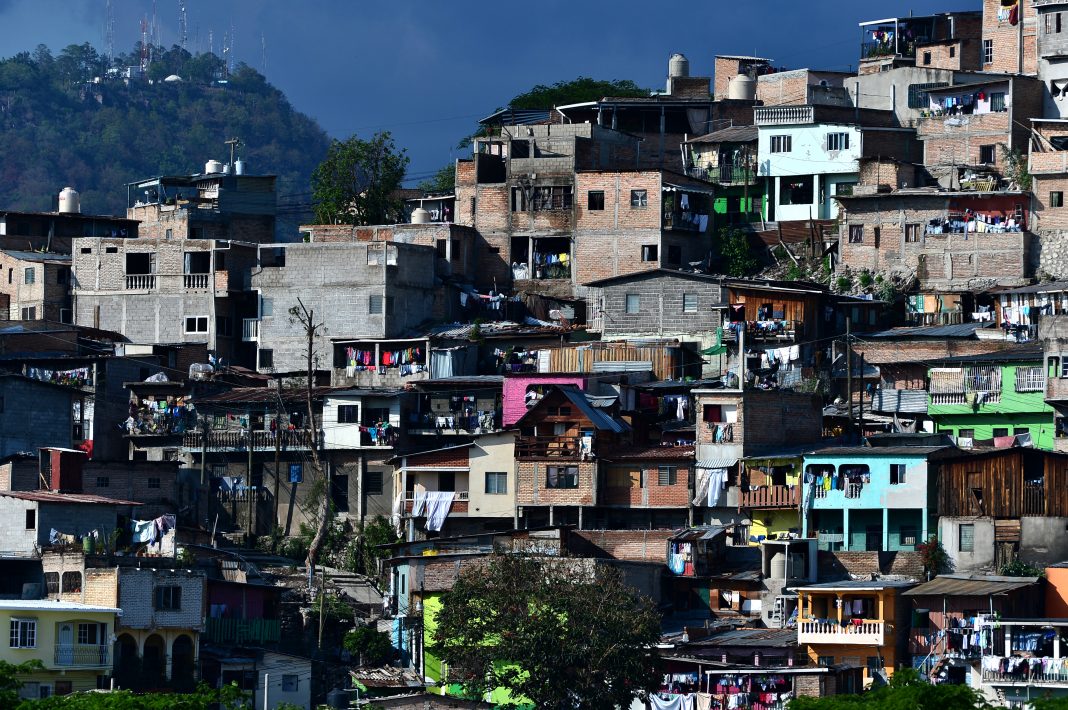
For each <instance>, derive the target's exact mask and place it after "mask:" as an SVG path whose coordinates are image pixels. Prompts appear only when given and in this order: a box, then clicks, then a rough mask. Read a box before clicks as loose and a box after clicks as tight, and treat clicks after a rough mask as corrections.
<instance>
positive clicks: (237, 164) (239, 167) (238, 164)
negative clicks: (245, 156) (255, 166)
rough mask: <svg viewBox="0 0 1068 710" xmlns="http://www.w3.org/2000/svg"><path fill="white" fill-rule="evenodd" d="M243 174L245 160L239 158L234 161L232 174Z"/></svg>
mask: <svg viewBox="0 0 1068 710" xmlns="http://www.w3.org/2000/svg"><path fill="white" fill-rule="evenodd" d="M244 174H245V161H244V160H241V159H240V158H239V159H237V160H235V161H234V175H244Z"/></svg>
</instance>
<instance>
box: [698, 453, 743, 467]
mask: <svg viewBox="0 0 1068 710" xmlns="http://www.w3.org/2000/svg"><path fill="white" fill-rule="evenodd" d="M736 463H738V458H737V457H736V456H721V457H718V458H710V459H701V460H700V461H698V462H697V468H730V467H731V466H733V465H734V464H736Z"/></svg>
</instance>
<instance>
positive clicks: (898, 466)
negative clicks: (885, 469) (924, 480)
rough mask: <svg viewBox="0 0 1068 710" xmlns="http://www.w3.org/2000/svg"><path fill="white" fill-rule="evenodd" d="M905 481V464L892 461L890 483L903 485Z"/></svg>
mask: <svg viewBox="0 0 1068 710" xmlns="http://www.w3.org/2000/svg"><path fill="white" fill-rule="evenodd" d="M904 482H905V464H903V463H892V464H890V485H892V486H896V485H901V484H902V483H904Z"/></svg>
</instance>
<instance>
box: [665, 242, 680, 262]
mask: <svg viewBox="0 0 1068 710" xmlns="http://www.w3.org/2000/svg"><path fill="white" fill-rule="evenodd" d="M667 263H669V264H674V265H676V266H678V265H679V264H681V263H682V247H680V246H678V245H669V246H668V248H667Z"/></svg>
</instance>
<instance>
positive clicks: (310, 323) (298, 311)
mask: <svg viewBox="0 0 1068 710" xmlns="http://www.w3.org/2000/svg"><path fill="white" fill-rule="evenodd" d="M297 304H298V307H297V308H293V309H292V310H291V311H290V313H291V314H292V315H293V316H294V317H295V318H296V319H297V320H298V321H300V324H301V325H303V326H304V332H305V334H306V335H307V336H308V353H307V368H308V384H307V389H306V392H305V399H306V402H307V406H308V429H307V433H308V449H309V451H310V452H311V459H312V469H313V470H314V473H315V475H316V476H319V477H324V478H325V479H326V485H325V486H323V498H322V500H321V501H320V503H319V527H318V529H317V530H316V531H315V537H313V538H312V541H311V544H310V545H308V556H307V558H305V560H304V564H305V565H306V566H307V568H308V587H309V589H310V588H311V586H312V579H313V575H314V574H315V562H316V560H318V558H319V551H320V550H321V549H322V547H323V542H324V541H325V540H326V530H327V526H328V525H329V524H330V521H329V520H328V516H329V515H330V490H331V481H330V474H329V469H327V473H326V475H325V476H324V474H323V465H322V462H321V461H320V460H319V426H318V424H317V423H316V421H315V409H314V407H313V406H312V389H313V388H314V386H315V336H316V334H317V333H318V332H319V330H320V329H321V328H323V325H324V324H323V323H316V322H315V310H314V309H313V310H308V308H307V307H306V306H305V305H304V302H303V301H302V300H300V299H299V298H298V299H297Z"/></svg>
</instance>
